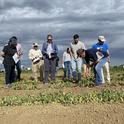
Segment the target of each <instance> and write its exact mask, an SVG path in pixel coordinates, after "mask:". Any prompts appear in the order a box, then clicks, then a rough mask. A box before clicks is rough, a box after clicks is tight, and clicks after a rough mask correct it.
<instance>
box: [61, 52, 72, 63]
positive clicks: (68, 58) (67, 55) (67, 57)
mask: <svg viewBox="0 0 124 124" xmlns="http://www.w3.org/2000/svg"><path fill="white" fill-rule="evenodd" d="M67 61H71V55H70V54H69V53H67V52H64V53H63V62H67Z"/></svg>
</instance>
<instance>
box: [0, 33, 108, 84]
mask: <svg viewBox="0 0 124 124" xmlns="http://www.w3.org/2000/svg"><path fill="white" fill-rule="evenodd" d="M58 51H59V50H58V47H57V45H56V43H55V42H54V41H53V36H52V35H51V34H48V35H47V40H46V42H44V43H43V44H42V48H39V45H38V43H33V44H32V48H31V49H30V50H29V59H30V60H31V62H32V72H33V76H34V79H35V81H36V82H37V81H38V80H40V81H42V82H44V83H45V84H47V83H49V81H50V80H52V81H55V79H56V65H57V61H58ZM22 55H23V50H22V47H21V45H20V44H19V43H18V39H17V38H16V37H15V36H13V37H12V38H10V40H9V42H8V44H7V45H5V46H4V48H3V51H2V52H1V56H3V58H4V61H3V64H4V68H5V73H6V74H5V81H6V84H7V85H8V84H11V83H12V82H14V80H15V79H16V80H20V74H21V66H20V65H21V61H20V58H21V56H22ZM109 63H110V58H109V46H108V44H107V43H106V39H105V37H104V36H99V37H98V42H97V43H95V44H94V45H93V46H92V48H90V49H86V47H85V45H84V43H83V42H81V41H80V40H79V35H78V34H75V35H74V36H73V40H72V42H71V43H70V46H69V47H68V48H67V50H66V51H65V52H64V53H63V58H62V64H63V67H64V79H67V78H68V79H70V78H71V76H72V77H73V83H76V82H79V81H81V77H82V67H83V72H84V77H88V76H90V68H91V67H92V66H93V69H94V77H95V82H96V85H101V84H104V83H105V80H104V74H103V66H104V65H105V67H106V71H107V81H108V82H110V73H109ZM83 65H84V66H83ZM15 67H16V69H17V74H15Z"/></svg>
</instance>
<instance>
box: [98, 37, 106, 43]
mask: <svg viewBox="0 0 124 124" xmlns="http://www.w3.org/2000/svg"><path fill="white" fill-rule="evenodd" d="M98 39H99V40H100V41H102V42H105V41H106V39H105V37H104V36H99V37H98Z"/></svg>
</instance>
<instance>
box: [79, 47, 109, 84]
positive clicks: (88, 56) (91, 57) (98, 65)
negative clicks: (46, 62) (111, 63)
mask: <svg viewBox="0 0 124 124" xmlns="http://www.w3.org/2000/svg"><path fill="white" fill-rule="evenodd" d="M98 54H99V55H100V56H101V59H98ZM77 55H78V56H79V57H82V58H84V59H85V61H86V64H87V71H88V70H89V67H91V66H93V67H94V70H95V71H94V75H95V82H96V85H101V84H103V81H104V79H103V76H102V69H103V66H104V64H105V63H106V61H107V60H108V56H109V54H108V52H106V51H101V50H97V49H93V48H91V49H88V50H84V49H79V50H78V51H77ZM91 62H92V63H91Z"/></svg>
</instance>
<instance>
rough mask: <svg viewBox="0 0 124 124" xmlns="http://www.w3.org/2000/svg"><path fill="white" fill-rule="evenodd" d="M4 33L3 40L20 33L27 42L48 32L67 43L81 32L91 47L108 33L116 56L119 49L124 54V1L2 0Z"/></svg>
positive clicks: (0, 37) (0, 29) (0, 35)
mask: <svg viewBox="0 0 124 124" xmlns="http://www.w3.org/2000/svg"><path fill="white" fill-rule="evenodd" d="M0 32H1V33H0V41H4V42H7V41H8V39H9V38H10V37H11V36H12V35H16V36H17V37H18V38H19V39H20V41H21V42H22V44H24V43H26V44H27V45H28V44H30V43H31V42H33V41H35V40H36V41H42V42H43V41H44V40H45V39H46V35H47V34H48V33H52V34H53V35H54V37H55V39H56V40H58V41H59V40H60V41H62V40H64V41H67V42H69V41H70V40H71V39H72V35H73V34H74V33H78V34H79V35H80V37H81V40H84V41H85V43H86V45H87V46H88V47H90V46H91V45H92V44H93V43H94V42H97V37H98V35H105V37H106V39H107V40H108V42H109V43H110V47H111V49H112V50H111V51H112V53H113V56H114V57H116V56H117V57H118V54H116V53H115V49H121V50H122V51H121V52H120V54H121V55H122V54H124V52H123V48H124V46H123V45H122V44H123V39H124V1H123V0H104V1H102V0H78V1H74V0H68V1H67V0H61V1H58V0H52V1H51V0H20V1H17V0H0ZM42 42H41V43H42ZM67 44H68V43H67ZM59 45H60V46H61V45H63V44H62V42H59Z"/></svg>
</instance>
